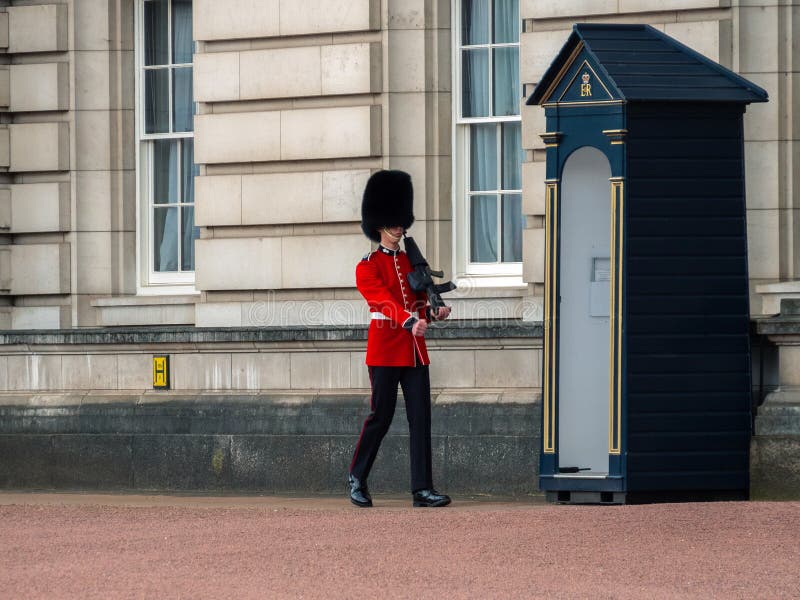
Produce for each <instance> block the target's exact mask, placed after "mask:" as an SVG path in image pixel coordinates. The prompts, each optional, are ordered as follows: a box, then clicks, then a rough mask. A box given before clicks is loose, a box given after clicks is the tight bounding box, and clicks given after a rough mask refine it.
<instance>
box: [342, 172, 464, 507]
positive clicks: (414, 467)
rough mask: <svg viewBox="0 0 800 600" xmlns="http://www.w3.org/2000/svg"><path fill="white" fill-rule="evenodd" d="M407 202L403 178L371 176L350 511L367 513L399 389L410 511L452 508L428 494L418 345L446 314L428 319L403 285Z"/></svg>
mask: <svg viewBox="0 0 800 600" xmlns="http://www.w3.org/2000/svg"><path fill="white" fill-rule="evenodd" d="M413 198H414V192H413V188H412V186H411V177H410V176H409V174H408V173H405V172H403V171H377V172H376V173H374V174H373V175H372V176H371V177H370V178H369V180H368V181H367V186H366V188H365V189H364V197H363V201H362V204H361V229H362V230H363V231H364V234H365V235H366V236H367V237H368V238H369V239H371V240H373V241H374V242H378V243H379V246H378V249H377V250H375V251H374V252H370V253H369V254H367V255H366V256H364V258H362V259H361V262H359V263H358V266H357V267H356V285H357V287H358V291H359V292H361V295H362V296H364V299H366V301H367V303H368V304H369V309H370V314H371V316H372V319H371V321H370V326H369V334H368V338H367V359H366V363H367V369H368V370H369V378H370V382H371V385H372V395H371V396H370V414H369V416H368V417H367V419H366V421H364V426H363V428H362V430H361V436H360V437H359V439H358V443H357V444H356V448H355V452H354V453H353V461H352V462H351V463H350V478H349V480H350V500H351V502H352V503H353V504H355V505H356V506H372V498H371V497H370V494H369V490H368V489H367V477H368V476H369V472H370V469H371V468H372V464H373V462H375V457H376V456H377V454H378V448H380V444H381V441H382V440H383V437H384V436H385V435H386V432H387V431H389V426H390V425H391V424H392V417H393V416H394V409H395V405H396V404H397V386H398V384H399V385H400V386H401V387H402V388H403V397H404V398H405V402H406V414H407V415H408V428H409V447H410V454H411V491H412V494H413V505H414V506H447V505H448V504H450V498H449V497H448V496H446V495H444V494H440V493H438V492H437V491H436V490H435V489H433V481H432V473H431V389H430V378H429V374H428V365H429V364H430V361H429V360H428V351H427V349H426V347H425V337H424V336H425V330H426V328H427V327H428V322H429V321H431V320H442V319H446V318H447V317H448V315H449V314H450V308H449V307H446V306H445V307H441V308H439V309H437V310H436V312H435V314H434V311H433V310H432V309H431V307H430V306H429V305H428V299H427V296H426V294H425V293H418V292H415V291H413V290H412V289H411V287H410V285H409V283H408V279H407V276H408V274H409V273H410V272H411V271H412V267H411V263H410V262H409V260H408V257H407V256H406V253H405V252H403V251H402V250H400V240H401V239H402V237H403V234H404V233H405V230H406V229H408V228H409V227H411V224H412V223H413V222H414V214H413Z"/></svg>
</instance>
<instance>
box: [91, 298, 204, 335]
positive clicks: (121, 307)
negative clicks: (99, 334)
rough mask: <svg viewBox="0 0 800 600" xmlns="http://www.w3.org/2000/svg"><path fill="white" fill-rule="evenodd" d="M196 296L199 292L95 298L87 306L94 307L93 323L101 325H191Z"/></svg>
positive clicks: (193, 319)
mask: <svg viewBox="0 0 800 600" xmlns="http://www.w3.org/2000/svg"><path fill="white" fill-rule="evenodd" d="M199 299H200V294H199V293H195V294H172V295H165V294H158V295H137V296H118V297H116V298H96V299H94V300H92V302H91V305H92V306H93V307H95V308H96V309H97V324H98V325H99V326H101V327H120V326H126V325H194V322H195V304H196V303H197V302H198V301H199Z"/></svg>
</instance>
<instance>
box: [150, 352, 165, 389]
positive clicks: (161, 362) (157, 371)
mask: <svg viewBox="0 0 800 600" xmlns="http://www.w3.org/2000/svg"><path fill="white" fill-rule="evenodd" d="M153 388H154V389H157V390H168V389H169V356H154V357H153Z"/></svg>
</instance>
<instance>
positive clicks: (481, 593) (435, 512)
mask: <svg viewBox="0 0 800 600" xmlns="http://www.w3.org/2000/svg"><path fill="white" fill-rule="evenodd" d="M369 597H380V598H447V599H450V598H504V599H505V598H592V599H595V598H637V599H639V598H647V599H658V598H703V599H708V598H725V599H729V598H748V599H750V598H770V599H773V598H800V502H784V503H768V502H720V503H686V504H654V505H642V506H557V505H548V504H544V503H542V502H541V501H539V502H531V501H526V502H487V501H482V502H471V501H463V500H462V501H459V500H458V499H456V501H455V502H454V504H453V505H452V506H451V507H448V508H443V509H411V508H410V502H409V499H407V498H403V499H398V498H381V497H380V496H378V497H376V507H375V508H372V509H357V508H355V507H351V506H350V504H349V503H348V502H346V501H345V500H343V499H339V498H335V499H330V498H317V499H294V498H257V497H250V498H206V497H198V498H191V497H190V498H186V497H174V496H172V497H145V496H126V495H120V496H113V495H108V496H103V495H95V496H87V495H78V494H47V495H44V494H0V598H14V599H16V598H26V599H27V598H48V599H51V598H82V599H83V598H104V599H111V598H159V599H160V598H215V599H216V598H369Z"/></svg>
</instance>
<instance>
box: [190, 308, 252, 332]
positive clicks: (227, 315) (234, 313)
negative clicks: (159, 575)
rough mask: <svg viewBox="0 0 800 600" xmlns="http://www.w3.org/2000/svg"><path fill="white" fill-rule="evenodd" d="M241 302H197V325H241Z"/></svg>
mask: <svg viewBox="0 0 800 600" xmlns="http://www.w3.org/2000/svg"><path fill="white" fill-rule="evenodd" d="M241 306H242V303H241V302H198V303H197V304H196V305H195V313H194V314H195V325H196V326H197V327H241V326H242V325H243V324H244V323H242V308H241Z"/></svg>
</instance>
